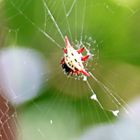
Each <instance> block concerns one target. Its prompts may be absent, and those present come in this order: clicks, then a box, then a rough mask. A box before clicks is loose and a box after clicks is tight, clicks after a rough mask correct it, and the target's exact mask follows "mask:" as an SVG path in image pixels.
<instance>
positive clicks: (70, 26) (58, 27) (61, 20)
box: [0, 0, 135, 140]
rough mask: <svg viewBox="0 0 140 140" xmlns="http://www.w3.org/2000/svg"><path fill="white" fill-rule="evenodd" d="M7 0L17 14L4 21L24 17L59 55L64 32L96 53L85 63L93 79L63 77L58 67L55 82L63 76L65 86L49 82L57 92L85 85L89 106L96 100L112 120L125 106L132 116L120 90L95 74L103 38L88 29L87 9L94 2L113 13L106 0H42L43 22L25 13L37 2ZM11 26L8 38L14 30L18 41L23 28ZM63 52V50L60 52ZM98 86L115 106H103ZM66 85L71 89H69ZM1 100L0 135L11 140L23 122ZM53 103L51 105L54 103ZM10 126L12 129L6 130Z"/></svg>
mask: <svg viewBox="0 0 140 140" xmlns="http://www.w3.org/2000/svg"><path fill="white" fill-rule="evenodd" d="M8 2H9V5H11V7H12V9H14V10H15V13H14V14H13V16H10V17H8V18H6V19H5V22H8V21H10V20H14V19H15V18H16V17H17V16H22V18H24V19H25V20H26V21H27V23H28V24H31V26H32V27H33V28H35V30H36V32H38V33H41V34H42V35H43V36H44V37H45V39H46V40H47V41H48V42H49V44H51V47H53V49H52V50H53V52H56V55H58V56H59V54H60V53H61V52H62V48H63V47H64V36H65V35H68V36H69V38H70V40H71V42H72V44H73V45H74V46H76V47H79V46H81V45H84V46H85V48H86V49H87V51H90V53H91V54H93V55H94V57H93V59H91V62H92V60H93V61H95V63H94V64H92V63H91V62H90V64H86V65H88V67H89V74H90V78H86V79H84V80H81V79H80V80H76V81H75V80H74V79H71V78H67V77H62V78H61V77H60V76H58V75H61V76H62V74H60V73H62V72H61V70H60V68H59V70H58V71H59V72H58V73H56V74H54V76H52V79H53V78H54V79H55V78H58V79H57V81H56V82H58V81H59V79H60V80H62V81H64V82H65V85H62V84H61V83H60V84H55V82H54V81H53V80H50V81H52V83H51V82H50V83H51V84H54V85H55V86H54V87H55V88H56V89H57V90H58V91H61V92H64V93H65V91H66V92H67V91H68V92H69V90H70V89H71V87H73V86H74V89H76V90H75V93H76V92H82V91H81V89H80V87H82V86H83V88H82V89H84V88H85V89H84V90H85V92H86V94H87V93H89V94H88V95H87V96H88V97H87V96H84V98H86V101H87V102H88V101H89V102H90V103H89V104H88V105H90V104H91V101H92V102H97V104H98V105H96V107H97V106H98V107H99V108H100V110H101V111H102V112H103V114H105V116H106V117H107V118H108V119H109V121H110V122H111V121H112V120H111V119H110V116H109V115H108V113H109V114H112V115H114V116H115V117H118V114H119V112H120V109H123V110H124V111H125V112H126V113H128V114H129V115H130V113H129V112H128V109H127V107H128V105H127V103H125V101H124V100H123V99H122V98H121V97H120V96H119V95H118V94H117V93H115V92H114V91H112V90H111V89H110V88H109V87H108V86H107V85H106V84H104V83H103V82H102V81H101V80H98V78H97V77H96V76H98V74H97V75H96V71H95V69H96V67H98V65H99V64H97V62H98V59H99V47H100V45H101V44H102V40H101V41H96V39H95V38H93V37H91V36H90V35H89V33H88V32H89V29H88V25H87V23H86V19H87V17H88V14H89V13H87V8H89V7H90V5H93V4H95V5H103V6H105V7H106V9H107V10H108V11H109V12H110V13H113V12H114V11H113V10H112V8H111V7H110V6H109V5H108V4H107V3H98V2H95V3H94V2H93V3H92V1H89V0H83V1H79V0H73V1H66V0H60V1H57V0H55V1H46V0H42V1H41V2H40V7H42V9H41V10H42V15H41V17H43V19H42V20H41V21H38V19H35V20H34V19H32V16H28V13H26V10H27V9H28V6H29V5H30V4H32V3H34V2H33V1H32V0H29V1H28V2H25V1H24V0H22V1H20V2H18V1H14V0H8ZM8 10H9V11H10V10H11V9H8ZM130 11H131V12H130V13H131V15H134V14H135V12H134V11H133V10H132V9H130ZM9 28H10V27H8V28H6V30H8V34H10V35H8V34H7V36H8V37H7V38H8V39H9V38H10V37H9V36H11V34H12V35H13V33H14V42H15V43H16V42H17V40H18V39H17V37H18V31H19V30H21V27H20V26H19V27H16V29H12V28H10V29H9ZM11 32H12V33H11ZM7 38H6V41H5V42H8V41H9V40H8V39H7ZM7 40H8V41H7ZM6 45H7V44H6ZM44 48H45V46H44ZM58 52H60V53H58ZM61 55H62V53H61ZM54 61H56V59H55V60H52V61H51V62H52V63H53V62H54ZM57 62H58V61H57ZM54 63H56V62H54ZM54 65H55V66H58V65H56V64H54ZM97 70H98V68H97ZM53 72H56V70H53ZM53 72H52V73H53ZM94 72H95V73H94ZM95 85H97V86H98V87H100V89H101V90H102V94H105V96H107V97H108V98H107V99H109V102H111V103H112V104H113V105H112V106H113V108H111V109H108V108H106V107H104V105H103V104H102V102H101V101H100V97H99V95H98V93H97V92H96V90H95V89H94V87H95ZM66 86H67V87H68V88H66ZM88 91H89V92H88ZM57 96H58V95H57ZM57 96H56V97H54V98H53V102H54V103H55V101H56V100H57V98H58V97H57ZM75 98H76V97H74V99H75ZM60 102H63V104H67V103H66V102H67V97H64V99H63V100H60ZM1 103H2V105H0V107H1V108H0V114H1V115H0V124H1V126H0V138H1V139H2V140H5V139H7V140H11V139H14V138H15V137H16V134H15V133H16V132H14V130H16V131H17V133H18V135H19V134H21V133H22V130H21V132H20V129H19V127H22V126H21V124H20V125H19V123H18V122H17V120H18V117H17V116H18V115H17V111H16V107H11V106H10V103H9V101H8V99H5V98H3V97H1ZM32 103H33V106H34V108H33V109H36V110H37V112H39V113H40V114H41V115H42V118H45V117H44V114H43V112H44V110H45V108H43V109H42V108H40V106H39V105H38V104H37V103H36V102H34V101H32ZM54 103H53V104H52V106H55V105H54ZM81 104H82V103H81ZM82 107H83V105H81V108H82ZM11 108H13V110H11ZM50 108H51V106H50ZM58 108H59V107H58ZM89 108H90V107H89ZM128 108H129V107H128ZM87 109H88V108H87ZM49 110H50V109H49ZM11 112H12V113H11ZM49 112H50V111H47V113H48V114H49ZM97 112H98V109H97ZM20 113H21V116H22V111H20ZM67 114H68V112H67ZM81 114H84V112H83V111H82V109H81ZM85 114H86V113H85ZM85 114H84V115H85ZM62 117H63V116H62ZM99 117H100V116H99ZM85 118H86V116H85ZM54 120H55V118H54ZM13 122H14V124H13ZM64 122H65V120H64ZM49 124H50V125H55V123H54V121H53V119H51V117H50V122H49ZM7 129H8V130H9V131H7ZM35 129H36V130H37V131H36V132H37V133H38V134H39V135H40V138H41V139H46V134H45V132H46V131H44V128H40V127H38V128H35ZM23 131H24V130H23ZM116 131H117V130H116ZM7 132H8V133H7ZM23 134H24V133H23ZM21 135H22V134H21ZM23 137H24V136H23ZM25 137H26V136H25ZM19 139H20V136H19Z"/></svg>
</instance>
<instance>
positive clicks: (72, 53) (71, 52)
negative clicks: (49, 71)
mask: <svg viewBox="0 0 140 140" xmlns="http://www.w3.org/2000/svg"><path fill="white" fill-rule="evenodd" d="M65 45H66V47H65V48H64V57H63V59H62V60H61V65H62V68H63V69H64V70H65V72H66V73H67V74H68V75H69V74H71V75H72V74H80V73H81V74H83V75H85V76H90V75H89V73H88V72H87V71H86V70H85V68H84V65H83V62H84V61H86V60H87V59H88V57H89V55H86V56H83V55H82V52H83V50H84V48H80V49H79V50H75V49H74V48H73V46H72V45H71V44H70V42H69V40H68V37H67V36H66V37H65Z"/></svg>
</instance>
